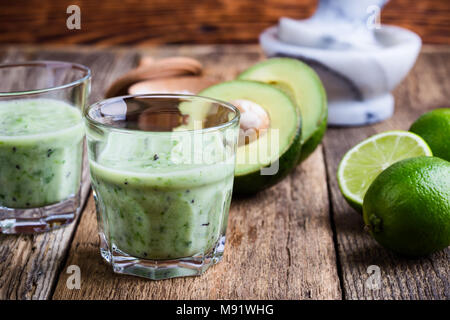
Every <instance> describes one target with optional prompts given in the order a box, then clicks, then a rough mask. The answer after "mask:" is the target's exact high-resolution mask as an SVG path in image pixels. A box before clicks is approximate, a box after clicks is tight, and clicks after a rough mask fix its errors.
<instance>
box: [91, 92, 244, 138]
mask: <svg viewBox="0 0 450 320" xmlns="http://www.w3.org/2000/svg"><path fill="white" fill-rule="evenodd" d="M129 98H167V99H190V100H193V99H200V100H203V101H209V102H211V103H217V104H220V105H222V106H224V107H227V108H229V109H231V110H232V111H233V112H234V117H233V118H232V119H230V120H228V121H227V122H224V123H221V124H219V125H216V126H212V127H209V128H201V129H189V130H184V131H145V130H139V129H124V128H117V127H113V126H111V125H109V124H105V123H103V122H100V121H98V120H96V119H94V118H92V117H91V116H90V115H89V111H90V110H92V109H93V108H97V107H101V106H105V105H107V104H111V103H115V102H117V101H120V100H121V101H124V100H125V99H129ZM83 117H84V119H85V120H86V121H88V122H89V123H90V124H92V125H94V126H96V127H102V128H105V129H107V130H111V131H117V132H121V133H129V134H136V133H146V134H179V135H182V134H190V133H196V132H211V131H220V130H223V129H226V128H228V127H232V126H233V125H235V124H236V123H237V124H238V125H239V119H240V117H241V113H240V111H239V109H238V108H237V107H235V106H234V105H233V104H231V103H229V102H226V101H222V100H218V99H214V98H210V97H205V96H199V95H195V94H182V93H180V94H178V93H142V94H131V95H124V96H118V97H112V98H108V99H105V100H101V101H97V102H95V103H93V104H91V105H89V106H88V107H86V108H85V109H84V111H83Z"/></svg>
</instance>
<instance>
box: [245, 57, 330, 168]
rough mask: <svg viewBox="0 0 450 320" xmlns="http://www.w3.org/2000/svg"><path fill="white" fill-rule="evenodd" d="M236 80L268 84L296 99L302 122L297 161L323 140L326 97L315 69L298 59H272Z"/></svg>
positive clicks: (326, 112) (304, 157) (259, 64)
mask: <svg viewBox="0 0 450 320" xmlns="http://www.w3.org/2000/svg"><path fill="white" fill-rule="evenodd" d="M238 79H241V80H253V81H260V82H264V83H267V84H270V85H272V86H274V87H276V88H278V89H280V90H282V91H283V92H284V93H286V94H287V95H288V96H289V97H291V98H292V100H293V101H295V103H296V105H297V106H298V108H299V110H300V114H301V116H302V121H303V122H302V126H303V127H302V144H303V147H302V155H301V156H300V158H299V163H300V162H301V161H303V160H305V159H306V158H307V157H308V156H309V155H310V154H311V153H312V152H313V151H314V149H316V147H317V146H318V145H319V143H320V142H321V141H322V138H323V135H324V133H325V131H326V128H327V118H328V107H327V97H326V93H325V89H324V87H323V85H322V82H321V81H320V78H319V77H318V75H317V74H316V72H315V71H314V70H313V69H312V68H310V67H309V66H308V65H306V64H305V63H303V62H301V61H299V60H297V59H291V58H271V59H268V60H265V61H263V62H260V63H257V64H256V65H254V66H252V67H250V68H249V69H247V70H245V71H244V72H242V73H241V74H240V75H239V76H238Z"/></svg>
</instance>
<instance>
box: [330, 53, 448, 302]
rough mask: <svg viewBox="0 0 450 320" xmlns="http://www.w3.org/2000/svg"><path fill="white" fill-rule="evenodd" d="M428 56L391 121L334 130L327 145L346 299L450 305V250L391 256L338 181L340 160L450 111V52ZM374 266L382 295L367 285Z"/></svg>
mask: <svg viewBox="0 0 450 320" xmlns="http://www.w3.org/2000/svg"><path fill="white" fill-rule="evenodd" d="M424 51H426V53H422V54H421V55H420V57H419V59H418V61H417V63H416V66H415V67H414V69H413V70H412V71H411V73H410V74H409V75H408V77H407V78H406V80H405V81H403V82H402V84H401V85H400V86H399V87H398V88H397V89H396V90H395V103H396V108H395V114H394V116H393V117H392V118H391V119H389V120H387V121H384V122H382V123H379V124H376V125H372V126H367V127H360V128H329V130H328V132H327V134H326V137H325V140H324V142H323V144H324V150H325V157H326V162H327V170H328V178H329V188H330V192H331V199H332V209H333V219H334V224H335V226H336V235H337V244H338V256H339V262H340V266H341V270H342V279H343V288H344V290H343V293H344V298H345V299H446V300H448V299H450V282H449V281H450V277H449V270H450V260H449V257H450V249H449V248H447V249H446V250H444V251H441V252H439V253H436V254H434V255H432V256H430V257H427V258H423V259H417V260H413V259H404V258H400V257H398V256H395V255H394V254H391V253H389V252H388V251H387V250H385V249H383V248H381V247H380V246H379V245H378V244H377V243H376V242H375V241H374V240H373V239H372V238H371V237H370V236H369V234H368V233H366V232H364V231H363V221H362V217H361V216H360V215H359V214H358V213H356V211H354V210H353V209H351V208H350V207H349V206H348V205H347V203H346V202H345V200H344V198H343V197H342V195H341V193H340V191H339V188H338V184H337V181H336V170H337V166H338V164H339V161H340V159H341V158H342V156H343V155H344V153H345V152H346V151H347V150H348V149H350V148H351V147H352V146H354V145H355V144H356V143H357V142H359V141H361V140H363V139H365V138H367V137H369V136H371V135H373V134H375V133H378V132H382V131H386V130H393V129H404V130H408V128H409V127H410V125H411V124H412V123H413V122H414V120H415V119H416V118H417V117H418V116H419V115H420V114H422V113H424V112H426V111H428V110H430V109H433V108H437V107H449V106H450V92H449V91H448V88H449V86H450V63H449V61H450V48H449V47H441V48H434V49H433V50H431V49H430V50H428V49H427V48H425V50H424ZM370 265H377V266H379V267H380V269H381V277H382V282H383V283H382V287H381V289H379V290H373V291H372V290H370V289H368V288H367V286H366V285H365V281H366V279H367V278H368V277H369V274H368V273H367V268H368V267H369V266H370Z"/></svg>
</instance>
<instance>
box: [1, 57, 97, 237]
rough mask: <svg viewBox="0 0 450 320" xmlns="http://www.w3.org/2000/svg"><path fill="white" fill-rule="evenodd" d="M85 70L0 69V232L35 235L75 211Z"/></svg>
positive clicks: (28, 65) (55, 65) (52, 64)
mask: <svg viewBox="0 0 450 320" xmlns="http://www.w3.org/2000/svg"><path fill="white" fill-rule="evenodd" d="M90 78H91V73H90V70H89V68H87V67H85V66H82V65H79V64H75V63H68V62H58V61H33V62H23V63H16V64H3V65H0V79H1V81H0V233H33V232H42V231H48V230H51V229H54V228H56V227H60V226H62V225H66V224H68V223H70V222H72V221H73V220H74V219H75V218H76V216H77V214H78V211H79V209H80V185H81V176H82V164H83V161H82V159H83V144H84V126H83V120H82V109H83V108H84V107H85V104H86V99H87V97H88V94H89V88H90Z"/></svg>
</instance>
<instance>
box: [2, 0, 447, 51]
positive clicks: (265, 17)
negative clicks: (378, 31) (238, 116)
mask: <svg viewBox="0 0 450 320" xmlns="http://www.w3.org/2000/svg"><path fill="white" fill-rule="evenodd" d="M317 2H318V1H311V0H265V1H264V2H259V1H255V0H215V1H205V0H203V1H186V0H171V1H168V0H153V1H136V0H109V1H102V2H100V3H98V2H94V1H88V0H78V1H76V2H73V1H71V0H59V1H53V2H52V3H42V1H39V0H28V1H26V2H24V1H2V2H0V30H2V33H1V34H0V42H3V43H41V44H42V43H46V44H49V43H53V44H54V43H60V44H74V43H78V44H97V45H119V44H120V45H130V44H164V43H185V44H186V43H249V42H256V41H257V39H258V35H259V33H260V32H261V31H262V30H263V29H265V28H267V27H269V26H271V25H274V24H275V23H277V21H278V19H279V18H280V17H282V16H287V17H291V18H295V19H300V18H307V17H308V16H310V15H311V14H312V13H313V12H314V10H315V7H316V5H317ZM73 4H77V5H78V6H79V7H80V10H81V29H80V30H68V28H67V25H66V20H67V18H68V17H69V15H68V14H66V10H67V7H68V6H69V5H73ZM449 13H450V5H449V1H438V0H422V1H420V2H419V1H416V2H415V3H414V5H411V1H410V0H395V1H390V2H389V3H388V4H387V5H386V8H385V9H384V10H383V12H382V14H381V22H382V23H386V24H395V25H399V26H402V27H406V28H410V29H412V30H414V31H416V32H418V33H419V35H420V36H421V37H422V38H423V40H424V42H428V43H448V42H449V35H450V31H449V30H450V24H449V20H448V16H449ZM18 25H20V28H18V27H17V26H18Z"/></svg>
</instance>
